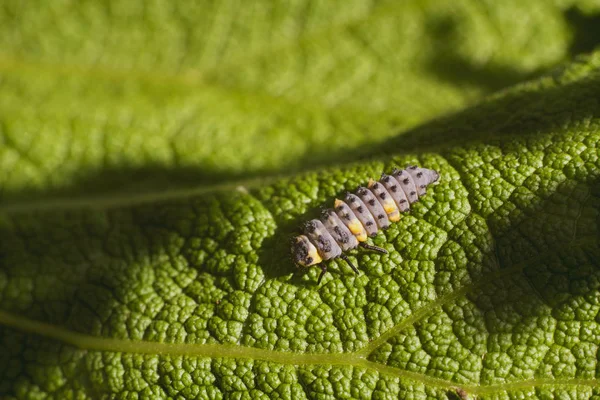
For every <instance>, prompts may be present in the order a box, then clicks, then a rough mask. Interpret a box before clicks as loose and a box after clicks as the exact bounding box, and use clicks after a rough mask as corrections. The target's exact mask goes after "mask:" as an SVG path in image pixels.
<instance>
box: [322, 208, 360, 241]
mask: <svg viewBox="0 0 600 400" xmlns="http://www.w3.org/2000/svg"><path fill="white" fill-rule="evenodd" d="M321 222H323V225H325V228H327V231H328V232H329V233H330V234H331V236H332V237H333V239H334V240H335V241H336V242H337V244H338V245H339V246H340V247H341V248H342V251H348V250H351V249H354V248H355V247H356V246H358V240H357V239H356V236H354V235H353V234H352V233H351V232H350V230H348V228H347V227H346V225H344V223H343V222H342V221H341V220H340V219H339V217H338V216H337V214H336V213H335V211H333V210H332V209H327V210H325V211H324V212H323V215H321Z"/></svg>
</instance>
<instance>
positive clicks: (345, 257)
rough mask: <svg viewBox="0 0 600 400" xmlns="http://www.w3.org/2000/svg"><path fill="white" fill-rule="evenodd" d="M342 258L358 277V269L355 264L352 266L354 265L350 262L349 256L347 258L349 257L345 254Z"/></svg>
mask: <svg viewBox="0 0 600 400" xmlns="http://www.w3.org/2000/svg"><path fill="white" fill-rule="evenodd" d="M340 258H341V259H342V260H344V261H346V262H347V263H348V265H349V266H350V268H352V271H354V272H355V273H356V275H358V269H356V267H355V266H354V264H352V263H351V262H350V260H349V259H348V256H347V255H345V254H342V255H341V256H340Z"/></svg>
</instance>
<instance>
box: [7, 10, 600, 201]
mask: <svg viewBox="0 0 600 400" xmlns="http://www.w3.org/2000/svg"><path fill="white" fill-rule="evenodd" d="M598 42H600V5H599V4H598V3H597V2H595V1H570V0H556V1H547V0H533V1H527V2H522V1H518V0H507V1H502V2H497V1H492V0H487V1H473V0H459V1H452V2H444V1H402V2H398V1H372V0H369V1H364V0H351V1H330V2H318V1H307V0H300V1H256V2H251V3H248V2H240V1H235V0H224V1H212V2H211V1H203V2H191V1H183V2H171V1H166V0H165V1H160V0H158V1H150V2H146V1H68V0H61V1H52V2H42V1H39V2H22V1H18V0H5V1H3V2H2V4H1V6H0V92H1V93H2V96H0V183H1V198H2V201H3V202H4V203H5V204H23V203H27V202H30V201H44V199H47V198H54V197H66V196H70V197H73V196H114V195H115V194H125V195H128V194H131V193H134V192H135V193H142V194H144V193H162V192H164V191H165V190H169V189H182V190H187V189H193V190H195V189H198V188H208V189H210V188H211V187H212V185H215V184H219V185H220V184H228V183H229V182H234V183H235V182H240V181H246V180H248V179H254V178H259V179H261V178H264V177H270V176H277V175H281V174H291V173H294V172H297V171H303V170H310V169H315V168H318V167H319V166H323V165H330V164H336V163H344V162H348V161H354V160H357V159H360V158H363V157H369V156H372V155H374V154H377V153H380V152H381V149H382V148H385V144H386V143H387V141H388V140H389V139H390V138H393V137H398V136H400V135H402V134H403V133H405V132H407V131H410V130H411V129H412V128H414V127H416V126H418V125H419V124H422V123H424V122H426V121H429V120H432V119H435V118H436V117H439V116H441V115H444V114H448V113H451V112H453V111H456V110H459V109H461V108H463V107H465V106H467V105H470V104H473V103H475V102H477V100H478V99H481V98H482V97H483V96H486V95H488V94H490V93H492V92H495V91H498V90H501V89H502V88H504V87H507V86H510V85H513V84H515V83H517V82H520V81H523V80H526V79H529V78H532V77H535V76H537V75H540V74H541V73H544V72H546V71H548V70H549V69H551V68H553V67H555V66H557V65H560V64H561V63H563V62H565V61H567V60H569V59H572V58H573V57H575V56H576V55H577V54H579V53H585V52H589V51H591V50H592V49H593V48H594V47H595V46H596V45H597V44H598ZM400 142H401V141H400ZM396 143H398V142H396ZM412 145H419V143H411V146H412Z"/></svg>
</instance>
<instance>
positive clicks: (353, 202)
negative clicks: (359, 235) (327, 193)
mask: <svg viewBox="0 0 600 400" xmlns="http://www.w3.org/2000/svg"><path fill="white" fill-rule="evenodd" d="M346 203H347V204H348V205H349V206H350V208H351V209H352V211H353V212H354V215H356V217H357V218H358V220H359V221H360V222H361V223H362V224H363V226H364V227H365V230H366V231H367V235H369V236H375V235H377V232H378V231H379V228H378V227H377V223H376V222H375V218H373V215H372V214H371V213H370V212H369V209H368V208H367V206H366V205H365V203H363V201H362V200H361V199H360V198H359V197H358V196H356V195H354V194H352V193H348V194H347V195H346Z"/></svg>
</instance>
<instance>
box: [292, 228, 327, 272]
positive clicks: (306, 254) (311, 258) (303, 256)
mask: <svg viewBox="0 0 600 400" xmlns="http://www.w3.org/2000/svg"><path fill="white" fill-rule="evenodd" d="M292 257H293V259H294V262H295V263H296V265H298V266H299V267H310V266H312V265H315V264H318V263H320V262H321V261H323V259H322V258H321V256H320V255H319V252H317V248H316V247H315V246H314V245H313V244H312V243H311V242H310V240H308V238H307V237H306V236H304V235H300V236H296V237H295V238H294V239H293V240H292Z"/></svg>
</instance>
